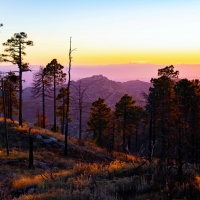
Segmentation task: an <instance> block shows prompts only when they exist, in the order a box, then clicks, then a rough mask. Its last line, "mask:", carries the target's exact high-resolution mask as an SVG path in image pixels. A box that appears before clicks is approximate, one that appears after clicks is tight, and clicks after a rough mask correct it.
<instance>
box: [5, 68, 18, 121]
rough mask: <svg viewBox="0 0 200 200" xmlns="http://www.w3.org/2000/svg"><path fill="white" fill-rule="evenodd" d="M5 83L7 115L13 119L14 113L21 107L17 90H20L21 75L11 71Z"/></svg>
mask: <svg viewBox="0 0 200 200" xmlns="http://www.w3.org/2000/svg"><path fill="white" fill-rule="evenodd" d="M4 84H5V88H4V89H5V100H6V101H5V106H6V112H7V114H6V115H7V117H8V118H10V119H11V120H13V115H14V114H16V113H17V112H16V110H18V109H19V102H18V100H17V97H18V95H17V91H18V90H19V77H18V76H16V75H15V73H14V72H9V73H8V75H7V76H6V77H5V80H4Z"/></svg>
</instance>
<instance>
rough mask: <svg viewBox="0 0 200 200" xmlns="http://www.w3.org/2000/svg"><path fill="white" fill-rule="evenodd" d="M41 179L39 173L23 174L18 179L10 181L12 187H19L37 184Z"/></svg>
mask: <svg viewBox="0 0 200 200" xmlns="http://www.w3.org/2000/svg"><path fill="white" fill-rule="evenodd" d="M42 181H43V178H42V176H41V175H36V176H27V177H26V176H25V177H22V178H20V179H17V180H14V181H13V183H12V187H13V188H14V189H20V188H26V187H29V186H33V185H38V184H39V183H41V182H42Z"/></svg>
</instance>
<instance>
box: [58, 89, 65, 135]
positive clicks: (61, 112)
mask: <svg viewBox="0 0 200 200" xmlns="http://www.w3.org/2000/svg"><path fill="white" fill-rule="evenodd" d="M67 95H68V92H67V88H64V87H61V88H60V91H59V94H58V96H57V98H56V100H57V101H59V102H61V105H59V106H57V116H58V117H59V118H60V122H61V133H62V134H64V125H65V115H66V110H67V106H66V102H67Z"/></svg>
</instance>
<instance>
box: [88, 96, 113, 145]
mask: <svg viewBox="0 0 200 200" xmlns="http://www.w3.org/2000/svg"><path fill="white" fill-rule="evenodd" d="M111 116H112V112H111V109H110V108H109V107H108V106H107V105H106V104H105V100H104V99H102V98H98V100H97V101H95V102H93V103H92V107H91V109H90V121H89V122H88V129H87V130H88V131H93V133H94V134H93V138H94V140H95V141H96V143H97V144H98V145H99V146H100V147H103V146H105V144H103V141H104V142H105V140H107V137H108V136H107V132H106V131H107V130H108V129H109V126H110V119H111Z"/></svg>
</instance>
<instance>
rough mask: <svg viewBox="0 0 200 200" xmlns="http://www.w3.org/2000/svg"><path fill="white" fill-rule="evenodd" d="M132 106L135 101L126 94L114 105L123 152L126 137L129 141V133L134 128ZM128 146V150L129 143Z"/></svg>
mask: <svg viewBox="0 0 200 200" xmlns="http://www.w3.org/2000/svg"><path fill="white" fill-rule="evenodd" d="M134 106H135V101H134V100H133V99H132V97H131V96H129V95H128V94H125V95H124V96H123V97H122V98H121V99H120V100H119V102H117V103H116V105H115V116H116V117H117V119H118V121H119V125H120V126H121V128H122V135H123V136H122V138H123V139H122V141H123V144H122V145H123V151H124V152H125V151H126V136H129V140H130V131H131V130H132V129H133V126H134V121H133V116H134ZM128 145H129V148H130V143H129V144H128Z"/></svg>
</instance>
